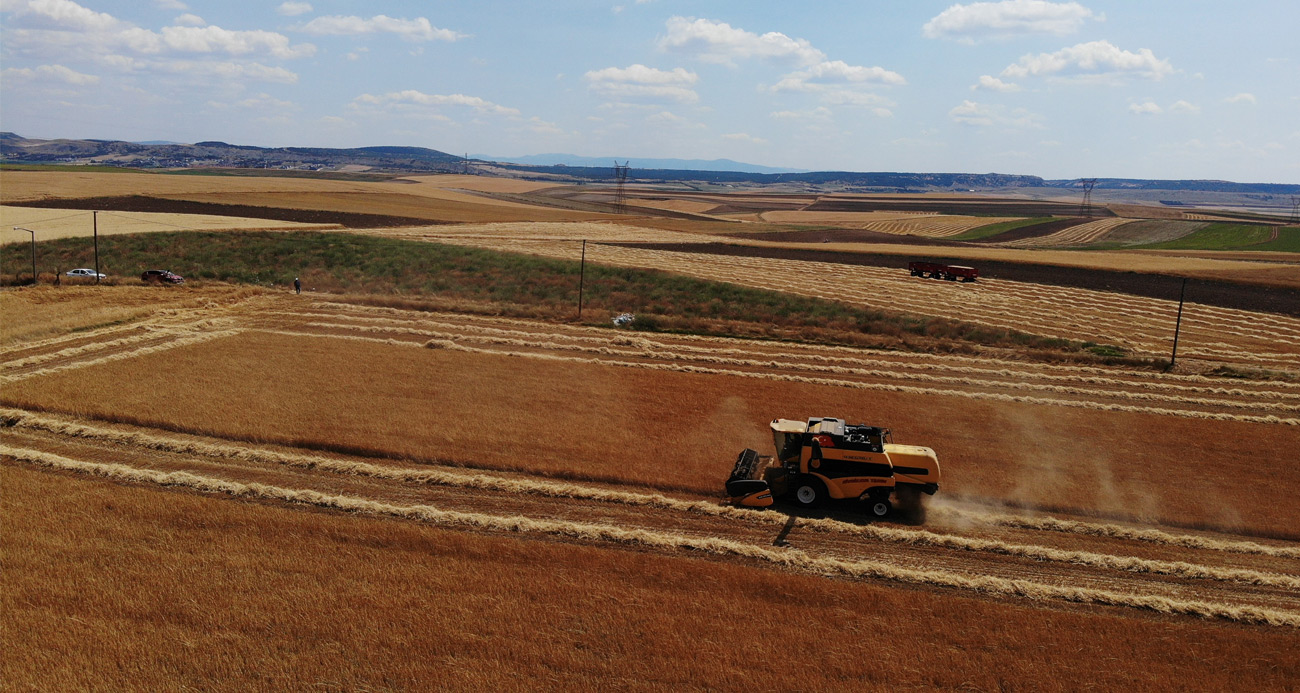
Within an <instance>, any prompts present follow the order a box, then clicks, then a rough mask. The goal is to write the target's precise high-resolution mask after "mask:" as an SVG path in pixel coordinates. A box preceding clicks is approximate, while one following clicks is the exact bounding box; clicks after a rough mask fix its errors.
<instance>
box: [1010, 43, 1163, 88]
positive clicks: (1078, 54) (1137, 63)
mask: <svg viewBox="0 0 1300 693" xmlns="http://www.w3.org/2000/svg"><path fill="white" fill-rule="evenodd" d="M1173 71H1174V68H1173V66H1172V65H1170V64H1169V61H1167V60H1161V59H1159V58H1157V57H1156V56H1155V55H1154V54H1153V53H1152V52H1151V49H1149V48H1142V49H1139V50H1138V52H1136V53H1132V52H1130V51H1126V50H1122V49H1120V48H1118V47H1117V46H1115V45H1114V44H1112V43H1110V42H1109V41H1091V42H1089V43H1080V44H1078V45H1075V46H1070V47H1069V48H1062V49H1061V50H1059V51H1056V52H1055V53H1039V54H1038V55H1026V56H1024V57H1023V58H1021V59H1020V60H1019V61H1017V62H1016V63H1015V64H1013V65H1010V66H1008V67H1007V68H1006V69H1005V70H1003V71H1002V76H1003V77H1016V78H1024V77H1030V76H1033V77H1043V76H1055V75H1067V76H1069V75H1093V76H1097V75H1109V76H1125V75H1135V76H1139V77H1146V78H1148V79H1161V78H1163V77H1164V76H1165V75H1168V74H1170V73H1172V72H1173Z"/></svg>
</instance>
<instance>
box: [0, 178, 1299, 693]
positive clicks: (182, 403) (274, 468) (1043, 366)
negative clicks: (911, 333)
mask: <svg viewBox="0 0 1300 693" xmlns="http://www.w3.org/2000/svg"><path fill="white" fill-rule="evenodd" d="M5 182H6V184H7V183H8V173H6V181H5ZM450 183H451V181H448V182H447V188H446V189H448V190H469V189H472V184H473V181H459V182H456V185H455V186H452V185H450ZM397 185H405V186H406V187H408V188H412V189H414V188H416V187H417V185H418V184H411V183H406V184H397ZM442 185H443V183H435V184H434V187H439V186H442ZM439 189H442V188H441V187H439ZM482 191H483V192H486V193H493V192H502V193H506V194H510V193H513V192H520V191H516V190H513V189H511V190H503V191H494V190H482ZM246 192H250V193H256V194H259V195H260V194H263V193H264V192H265V191H264V190H247V191H246ZM299 192H307V191H299ZM522 192H526V191H522ZM438 195H442V193H438V194H437V195H435V194H432V193H431V194H430V195H429V196H430V197H437V196H438ZM452 197H454V196H452ZM724 197H725V196H724ZM6 199H7V191H6ZM269 199H271V198H268V200H269ZM304 199H307V198H306V197H305V198H304ZM304 204H307V202H304ZM722 226H723V225H717V227H718V228H721V227H722ZM756 226H757V225H756ZM638 227H643V228H638ZM656 228H658V229H669V230H670V231H673V232H676V233H674V234H673V235H671V236H667V237H669V238H672V239H673V240H674V241H677V242H680V241H682V240H683V239H682V236H686V235H690V234H691V233H692V232H698V231H699V230H702V229H709V230H714V226H712V225H707V224H696V223H695V222H689V223H687V222H683V221H672V220H654V221H653V222H651V221H649V220H645V223H644V224H642V223H640V222H638V223H636V224H631V225H624V224H620V225H614V224H598V225H591V226H590V227H582V228H567V229H566V226H565V225H543V226H540V227H526V228H525V227H523V225H512V224H505V225H494V226H479V227H471V226H466V227H455V226H435V227H423V228H413V229H400V230H396V229H390V230H386V231H377V232H376V233H377V234H379V235H401V236H404V237H406V236H409V237H412V238H425V239H427V240H436V241H438V242H456V243H460V244H464V245H484V246H485V247H509V248H526V249H527V250H528V251H529V252H534V253H537V254H541V255H551V256H554V257H564V259H567V260H574V259H576V252H575V251H577V250H578V249H579V246H580V243H576V242H575V241H581V240H582V238H592V239H596V238H599V239H600V240H601V241H604V242H613V241H629V240H631V241H636V242H646V241H659V240H662V239H663V238H664V237H665V232H663V231H657V230H655V229H656ZM715 232H716V231H715ZM521 237H522V238H521ZM691 240H695V241H698V240H701V239H700V236H699V235H698V234H697V235H693V236H691ZM705 240H709V239H705ZM587 249H588V261H589V262H603V263H606V264H609V265H614V266H635V264H636V263H638V262H646V263H648V264H647V266H650V267H657V266H664V267H667V268H671V271H674V272H681V273H683V274H687V275H693V276H701V277H708V278H725V279H726V280H727V281H732V282H735V283H738V284H740V285H742V286H759V285H761V286H772V287H775V288H780V289H782V290H784V291H786V292H789V293H797V294H802V295H825V296H827V297H830V298H843V296H844V293H843V292H842V291H841V289H843V288H844V287H847V288H848V291H849V295H850V298H852V299H853V300H862V301H863V302H866V301H865V299H867V298H868V297H871V296H875V297H876V298H873V299H872V300H885V301H889V302H891V303H892V304H893V305H895V306H902V307H904V308H907V309H908V310H913V311H918V312H922V313H925V312H926V311H925V310H923V309H924V308H926V307H927V306H928V307H930V308H931V309H934V308H935V307H938V308H940V309H942V310H943V311H952V310H955V311H961V313H962V314H961V317H962V319H968V318H969V316H970V315H972V314H973V315H975V316H976V318H977V320H979V321H983V322H986V323H989V324H990V325H992V324H1010V323H1014V324H1020V325H1027V326H1032V329H1030V330H1028V331H1031V332H1035V333H1047V334H1051V333H1052V332H1051V331H1052V330H1057V331H1060V332H1062V333H1064V332H1070V333H1071V336H1073V337H1078V336H1080V335H1081V334H1082V333H1083V332H1085V331H1086V330H1087V329H1094V327H1093V325H1094V323H1095V324H1099V325H1100V327H1097V328H1095V329H1096V330H1097V332H1099V333H1107V334H1109V333H1113V332H1126V331H1129V330H1132V329H1134V328H1135V327H1138V328H1141V329H1140V330H1138V335H1139V337H1140V338H1141V339H1145V340H1149V341H1151V342H1152V343H1155V342H1158V341H1159V339H1160V334H1161V332H1162V331H1163V330H1164V329H1165V327H1170V328H1171V326H1172V312H1171V311H1170V313H1171V315H1170V316H1169V317H1168V321H1169V325H1165V324H1164V322H1163V321H1164V320H1165V318H1163V317H1159V318H1157V317H1153V316H1152V312H1153V311H1160V312H1164V311H1168V310H1169V308H1170V306H1169V304H1168V302H1167V301H1164V302H1162V301H1154V300H1151V299H1141V298H1136V297H1131V296H1129V297H1125V296H1120V295H1116V294H1094V293H1092V292H1086V291H1078V290H1075V289H1068V290H1059V291H1058V290H1057V289H1055V288H1054V287H1045V286H1036V285H1033V284H1027V283H1020V282H987V283H985V282H982V283H981V284H982V286H980V285H977V286H975V287H972V286H953V285H951V284H948V283H945V282H927V281H924V280H915V281H911V282H908V281H905V280H904V281H898V280H901V279H902V278H901V277H895V276H894V270H890V273H889V274H888V276H886V275H885V274H881V275H875V274H871V273H866V272H864V271H863V268H861V267H847V266H845V267H839V266H832V267H829V268H823V267H822V266H821V265H822V264H824V263H809V262H802V263H791V262H786V261H767V260H764V261H763V262H758V263H748V262H732V261H731V260H730V259H728V258H720V257H718V256H709V255H705V254H700V255H698V256H693V255H689V254H683V253H660V252H648V251H637V250H633V249H625V248H617V247H614V246H608V245H600V244H598V243H589V244H588V246H587ZM623 251H628V252H636V253H641V254H639V255H635V256H633V255H620V254H619V253H621V252H623ZM981 252H990V253H1016V252H1023V251H1017V250H1014V249H1005V248H990V249H987V250H981ZM1037 252H1039V253H1042V254H1044V255H1046V254H1049V253H1053V252H1055V251H1037ZM683 259H685V260H687V261H686V262H682V260H683ZM1161 262H1165V260H1164V259H1163V258H1162V260H1161ZM1175 262H1177V261H1175ZM624 263H627V264H624ZM1211 264H1215V266H1216V267H1221V266H1222V265H1220V264H1217V263H1211ZM588 269H589V270H590V269H591V267H590V266H589V267H588ZM824 269H829V270H830V273H827V276H826V277H825V279H826V283H825V284H824V285H823V284H822V283H819V281H814V279H816V277H817V276H818V275H819V274H823V273H824V272H823V270H824ZM882 271H883V270H882ZM904 276H905V275H904ZM795 279H799V280H807V281H795ZM918 284H919V285H920V286H921V287H924V288H923V289H920V291H921V293H914V292H913V291H912V286H910V285H918ZM905 285H906V286H905ZM989 286H992V287H994V288H996V289H998V290H999V291H1001V292H1006V293H1008V294H1010V295H1009V296H1008V297H1007V298H1006V299H1005V302H1004V303H999V302H997V300H996V299H995V297H993V296H992V295H989V296H984V295H982V294H979V293H977V294H974V299H972V294H971V293H969V292H966V293H959V292H961V291H962V290H964V289H972V288H978V289H985V288H986V287H989ZM987 293H990V294H991V293H993V292H987ZM1066 294H1069V295H1068V296H1067V295H1066ZM881 297H883V298H881ZM378 298H379V297H371V298H367V299H358V301H359V302H354V303H348V302H345V301H343V300H341V299H339V298H334V299H331V298H328V297H324V296H319V295H317V296H292V295H285V294H283V293H271V292H268V291H262V290H258V289H252V288H226V287H217V286H207V287H197V288H187V289H184V290H181V291H165V290H164V291H156V290H152V289H150V288H146V287H125V286H123V287H109V288H106V289H98V290H96V289H92V288H91V287H75V288H70V287H63V288H62V289H54V288H48V289H46V288H40V289H35V290H23V291H12V292H5V293H3V294H0V313H2V314H3V315H4V316H5V318H6V319H5V320H4V321H2V322H3V323H4V324H3V325H2V326H0V329H4V330H5V332H3V333H0V385H2V386H3V389H2V390H0V422H2V423H3V426H4V427H5V429H4V430H5V436H4V440H3V441H2V443H0V475H2V476H3V483H4V488H5V489H6V493H5V494H2V495H0V504H3V513H2V514H0V518H2V519H0V522H3V523H4V525H5V527H4V532H5V536H6V537H7V538H9V541H8V542H6V544H7V549H6V570H5V572H4V576H5V577H4V581H5V586H4V589H3V590H0V613H3V614H4V616H0V638H2V639H3V640H4V642H6V643H21V644H20V645H19V646H17V647H10V648H9V649H8V650H7V651H6V657H4V658H0V677H3V680H5V681H6V682H8V683H10V684H11V685H16V686H19V687H23V686H26V687H33V688H39V689H54V688H63V689H66V688H89V687H109V688H136V689H141V688H169V687H170V688H174V687H177V686H189V687H196V688H262V689H278V688H297V687H301V686H302V685H303V682H320V685H322V686H333V687H340V688H387V689H403V688H430V687H442V688H452V689H483V688H504V689H523V688H528V689H538V688H552V689H574V688H584V689H585V688H597V687H610V686H614V687H618V688H626V689H647V690H663V689H670V688H671V689H677V688H682V687H700V686H707V687H711V688H720V689H735V690H738V689H751V688H753V687H760V688H779V687H783V686H788V685H789V681H790V678H789V677H790V672H789V671H788V670H787V669H785V668H783V667H779V666H778V667H770V666H763V665H762V664H761V662H766V661H771V657H772V654H771V653H773V652H781V653H782V655H781V657H782V658H787V659H792V660H794V661H804V662H814V661H816V662H822V663H825V662H826V658H825V654H826V649H825V648H826V645H825V643H828V642H829V643H835V645H834V648H833V649H834V652H835V654H836V656H835V657H834V658H833V659H832V661H831V662H830V663H826V664H825V665H824V666H823V665H819V666H814V667H809V668H808V669H807V670H801V673H800V676H801V677H802V678H801V679H800V680H801V682H802V684H806V686H807V687H808V688H815V689H843V690H862V689H864V688H866V689H874V688H884V687H891V688H893V687H918V688H954V689H955V688H963V689H969V688H972V687H974V688H980V689H994V688H997V689H1008V688H1010V689H1033V690H1072V689H1077V688H1079V687H1081V686H1095V687H1099V688H1106V689H1113V688H1120V687H1134V688H1141V689H1178V690H1186V689H1189V688H1193V689H1194V688H1204V689H1206V690H1222V689H1225V688H1228V687H1242V686H1250V687H1256V688H1259V689H1276V688H1285V687H1287V686H1289V685H1291V684H1292V682H1294V681H1295V680H1297V679H1298V678H1300V662H1298V661H1297V660H1296V658H1295V656H1294V652H1295V651H1296V650H1297V649H1298V648H1300V535H1298V534H1297V532H1296V530H1295V527H1297V526H1300V509H1297V507H1296V505H1295V504H1294V503H1291V502H1290V499H1292V498H1294V497H1296V494H1297V492H1298V491H1300V471H1297V470H1296V469H1295V467H1294V465H1293V464H1291V463H1290V462H1291V458H1292V457H1293V456H1294V455H1293V454H1292V453H1293V451H1294V450H1295V449H1296V446H1297V443H1300V384H1297V383H1296V382H1295V381H1294V380H1277V381H1269V380H1252V379H1244V380H1236V379H1226V378H1221V377H1210V376H1206V375H1196V374H1190V373H1185V372H1184V373H1174V374H1162V373H1157V372H1152V371H1142V370H1133V369H1126V368H1120V367H1101V366H1081V365H1065V364H1053V363H1046V362H1026V361H1020V360H1015V359H1011V358H1000V357H990V356H957V355H943V354H933V353H900V352H889V351H881V350H867V349H856V348H849V347H834V346H824V345H820V346H819V345H813V344H800V343H790V342H776V341H758V340H743V339H728V338H719V337H705V336H692V335H687V334H659V333H644V332H640V333H629V332H625V331H615V330H613V329H611V328H607V327H606V328H599V327H595V326H592V325H579V324H557V323H553V322H542V321H537V320H528V319H520V318H507V317H500V316H491V315H482V314H479V315H470V314H464V313H446V312H434V311H432V310H430V309H429V308H424V309H421V310H407V309H399V308H392V307H375V305H374V304H375V303H377V302H378V300H377V299H378ZM393 298H394V300H392V301H390V302H389V304H390V305H394V306H404V305H405V306H410V305H419V302H418V301H407V302H406V303H403V301H402V300H401V299H402V298H403V297H400V296H399V297H393ZM151 299H154V300H158V301H160V302H161V305H160V306H159V307H158V309H156V310H155V309H151V308H150V307H149V302H150V300H151ZM372 299H376V300H372ZM1117 301H1118V302H1117ZM429 305H432V304H429ZM966 308H970V309H971V310H969V311H966V310H965V309H966ZM11 316H18V319H17V320H14V321H11V320H10V319H9V318H10V317H11ZM1107 320H1109V321H1110V322H1107ZM998 321H1002V322H1000V323H999V322H998ZM1296 322H1297V321H1296V320H1294V319H1291V318H1285V317H1281V316H1277V315H1271V314H1266V313H1259V312H1254V311H1242V310H1228V309H1219V308H1212V307H1209V306H1203V305H1194V306H1189V313H1188V314H1186V315H1184V328H1185V329H1184V340H1185V341H1184V343H1183V345H1180V356H1181V355H1183V354H1184V350H1185V349H1186V350H1191V351H1193V352H1195V350H1196V349H1208V350H1210V351H1212V352H1214V355H1213V357H1212V358H1214V359H1219V358H1221V356H1222V355H1223V354H1229V355H1231V356H1233V357H1234V358H1235V357H1236V356H1239V355H1242V354H1254V355H1257V356H1258V355H1260V354H1263V355H1264V356H1265V357H1267V359H1262V360H1257V361H1248V360H1244V361H1235V363H1237V364H1238V365H1244V366H1248V367H1252V368H1256V367H1258V368H1263V367H1267V368H1275V369H1280V370H1282V371H1289V372H1292V373H1294V372H1295V371H1296V370H1297V367H1296V365H1295V360H1296V359H1297V358H1300V355H1297V354H1296V351H1295V350H1296V349H1297V348H1300V347H1295V346H1294V345H1295V342H1296V336H1297V335H1300V325H1297V324H1296ZM11 325H13V326H12V327H11ZM1108 341H1109V340H1108ZM1198 356H1199V355H1198ZM1225 362H1233V361H1231V360H1229V361H1225ZM809 415H844V416H847V417H849V418H851V419H853V420H862V421H869V422H873V423H880V424H883V425H887V426H890V427H891V428H893V429H894V432H895V437H896V439H897V440H898V441H899V442H904V443H920V444H925V445H930V446H933V447H934V448H935V449H936V450H937V451H938V453H939V456H940V458H941V460H942V461H943V463H944V465H945V466H944V470H945V478H944V483H943V488H942V489H941V490H940V492H939V494H938V496H936V497H935V498H934V499H933V502H932V504H931V506H930V508H929V513H928V515H929V517H928V519H927V520H926V521H925V523H924V524H923V525H918V524H916V521H917V520H916V518H908V517H899V518H892V519H890V520H889V521H883V522H868V521H866V520H865V519H864V518H863V517H862V516H861V515H860V514H858V513H856V512H854V511H853V510H852V509H850V508H844V507H838V506H836V507H831V508H828V509H826V510H823V511H821V512H816V513H811V512H808V513H791V512H790V511H791V508H789V507H785V506H778V507H777V508H776V509H775V510H774V511H769V512H763V513H759V512H753V511H740V510H734V509H728V508H725V507H722V506H720V505H719V504H718V502H717V495H718V493H719V487H720V484H721V481H722V479H723V478H724V477H725V475H726V472H727V470H728V469H729V468H730V465H731V462H732V460H733V459H734V455H735V453H736V452H737V451H738V450H739V449H740V448H741V447H745V446H749V447H755V448H757V449H759V450H761V451H764V452H767V451H768V449H769V448H770V446H771V441H770V435H769V434H768V431H767V429H766V421H767V420H769V419H771V418H774V417H778V416H780V417H787V418H802V417H806V416H809ZM123 585H129V586H130V588H124V587H123ZM737 623H743V624H745V625H744V626H743V627H737V625H736V624H737ZM91 641H93V642H98V643H101V645H100V646H99V647H97V648H95V649H93V650H92V649H87V648H85V647H84V643H85V642H91ZM882 642H887V643H888V647H883V648H882V647H881V643H882ZM195 653H202V656H196V654H195ZM756 662H757V663H760V664H758V665H756V664H755V663H756ZM1099 662H1104V663H1105V665H1104V666H1098V663H1099Z"/></svg>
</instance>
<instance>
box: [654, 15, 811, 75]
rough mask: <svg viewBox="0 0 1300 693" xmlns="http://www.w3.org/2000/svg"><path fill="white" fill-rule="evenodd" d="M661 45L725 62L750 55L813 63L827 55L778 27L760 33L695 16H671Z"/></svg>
mask: <svg viewBox="0 0 1300 693" xmlns="http://www.w3.org/2000/svg"><path fill="white" fill-rule="evenodd" d="M659 48H660V49H662V50H666V51H675V52H680V53H687V54H691V55H694V56H696V57H698V58H699V59H700V60H703V61H705V62H712V63H721V64H724V65H734V64H735V63H736V61H737V60H747V59H750V58H759V59H765V60H776V61H783V62H793V63H795V64H798V65H812V64H816V63H819V62H821V61H823V60H825V59H826V54H825V53H822V52H821V51H819V50H817V49H816V48H813V47H812V44H810V43H809V42H808V41H806V40H804V39H794V38H790V37H789V36H786V35H785V34H782V33H780V32H776V31H772V32H768V33H766V34H761V35H760V34H755V33H753V32H749V31H745V30H744V29H738V28H736V27H733V26H731V25H730V24H726V23H724V22H715V21H712V20H709V19H695V18H693V17H672V18H670V19H669V20H668V33H667V34H666V35H664V36H662V37H661V38H660V39H659Z"/></svg>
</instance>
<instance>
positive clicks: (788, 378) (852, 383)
mask: <svg viewBox="0 0 1300 693" xmlns="http://www.w3.org/2000/svg"><path fill="white" fill-rule="evenodd" d="M256 331H261V332H265V333H267V334H276V335H281V336H285V337H311V338H316V339H347V340H351V341H360V342H371V343H376V344H389V345H393V346H404V347H424V348H429V349H451V350H455V351H463V352H466V353H476V354H495V355H500V356H514V357H519V358H530V359H538V360H549V361H566V362H570V363H589V364H595V365H605V366H621V367H625V368H642V369H646V370H660V371H677V372H680V373H705V374H710V375H729V376H737V377H742V378H759V379H766V380H776V381H782V382H794V383H807V384H810V385H827V386H831V387H844V388H851V389H859V390H880V391H883V392H899V393H905V394H918V395H948V396H953V397H964V398H967V399H982V400H991V401H998V402H1019V403H1023V404H1041V405H1054V406H1062V407H1072V408H1076V409H1095V410H1099V411H1123V412H1132V413H1138V414H1156V415H1160V416H1179V417H1184V418H1192V419H1209V420H1216V421H1240V422H1243V423H1257V424H1283V425H1288V426H1297V425H1300V418H1284V417H1279V416H1275V415H1272V414H1268V415H1252V414H1230V413H1223V412H1213V411H1200V410H1195V409H1168V408H1162V407H1148V406H1140V405H1131V404H1117V403H1113V402H1092V401H1087V400H1070V399H1049V398H1046V397H1034V396H1030V395H1008V394H1005V393H1000V392H982V391H971V390H951V389H949V390H940V389H936V388H926V387H914V386H910V385H894V384H892V383H873V382H863V381H857V380H844V379H836V378H824V377H813V376H805V375H793V374H787V373H767V372H761V371H747V370H737V369H734V368H713V367H708V366H696V365H689V364H680V363H655V362H648V361H626V360H617V359H614V358H593V357H582V356H563V355H559V354H553V353H539V352H536V351H518V350H510V349H484V348H480V347H472V346H467V345H465V344H461V343H459V342H457V341H454V340H443V339H434V340H430V341H428V342H425V343H423V344H420V343H417V342H412V341H403V340H399V339H391V338H390V339H381V338H377V337H364V336H360V335H350V334H344V335H340V334H321V333H319V332H302V331H295V330H277V329H258V330H256Z"/></svg>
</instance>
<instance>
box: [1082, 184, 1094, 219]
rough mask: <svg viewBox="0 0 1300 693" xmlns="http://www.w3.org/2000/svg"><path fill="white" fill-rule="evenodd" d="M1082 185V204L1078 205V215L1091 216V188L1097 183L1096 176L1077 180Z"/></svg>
mask: <svg viewBox="0 0 1300 693" xmlns="http://www.w3.org/2000/svg"><path fill="white" fill-rule="evenodd" d="M1079 184H1080V185H1082V186H1083V204H1080V205H1079V216H1081V217H1090V216H1092V189H1093V187H1094V186H1096V185H1097V179H1096V178H1083V179H1081V180H1080V181H1079Z"/></svg>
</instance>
